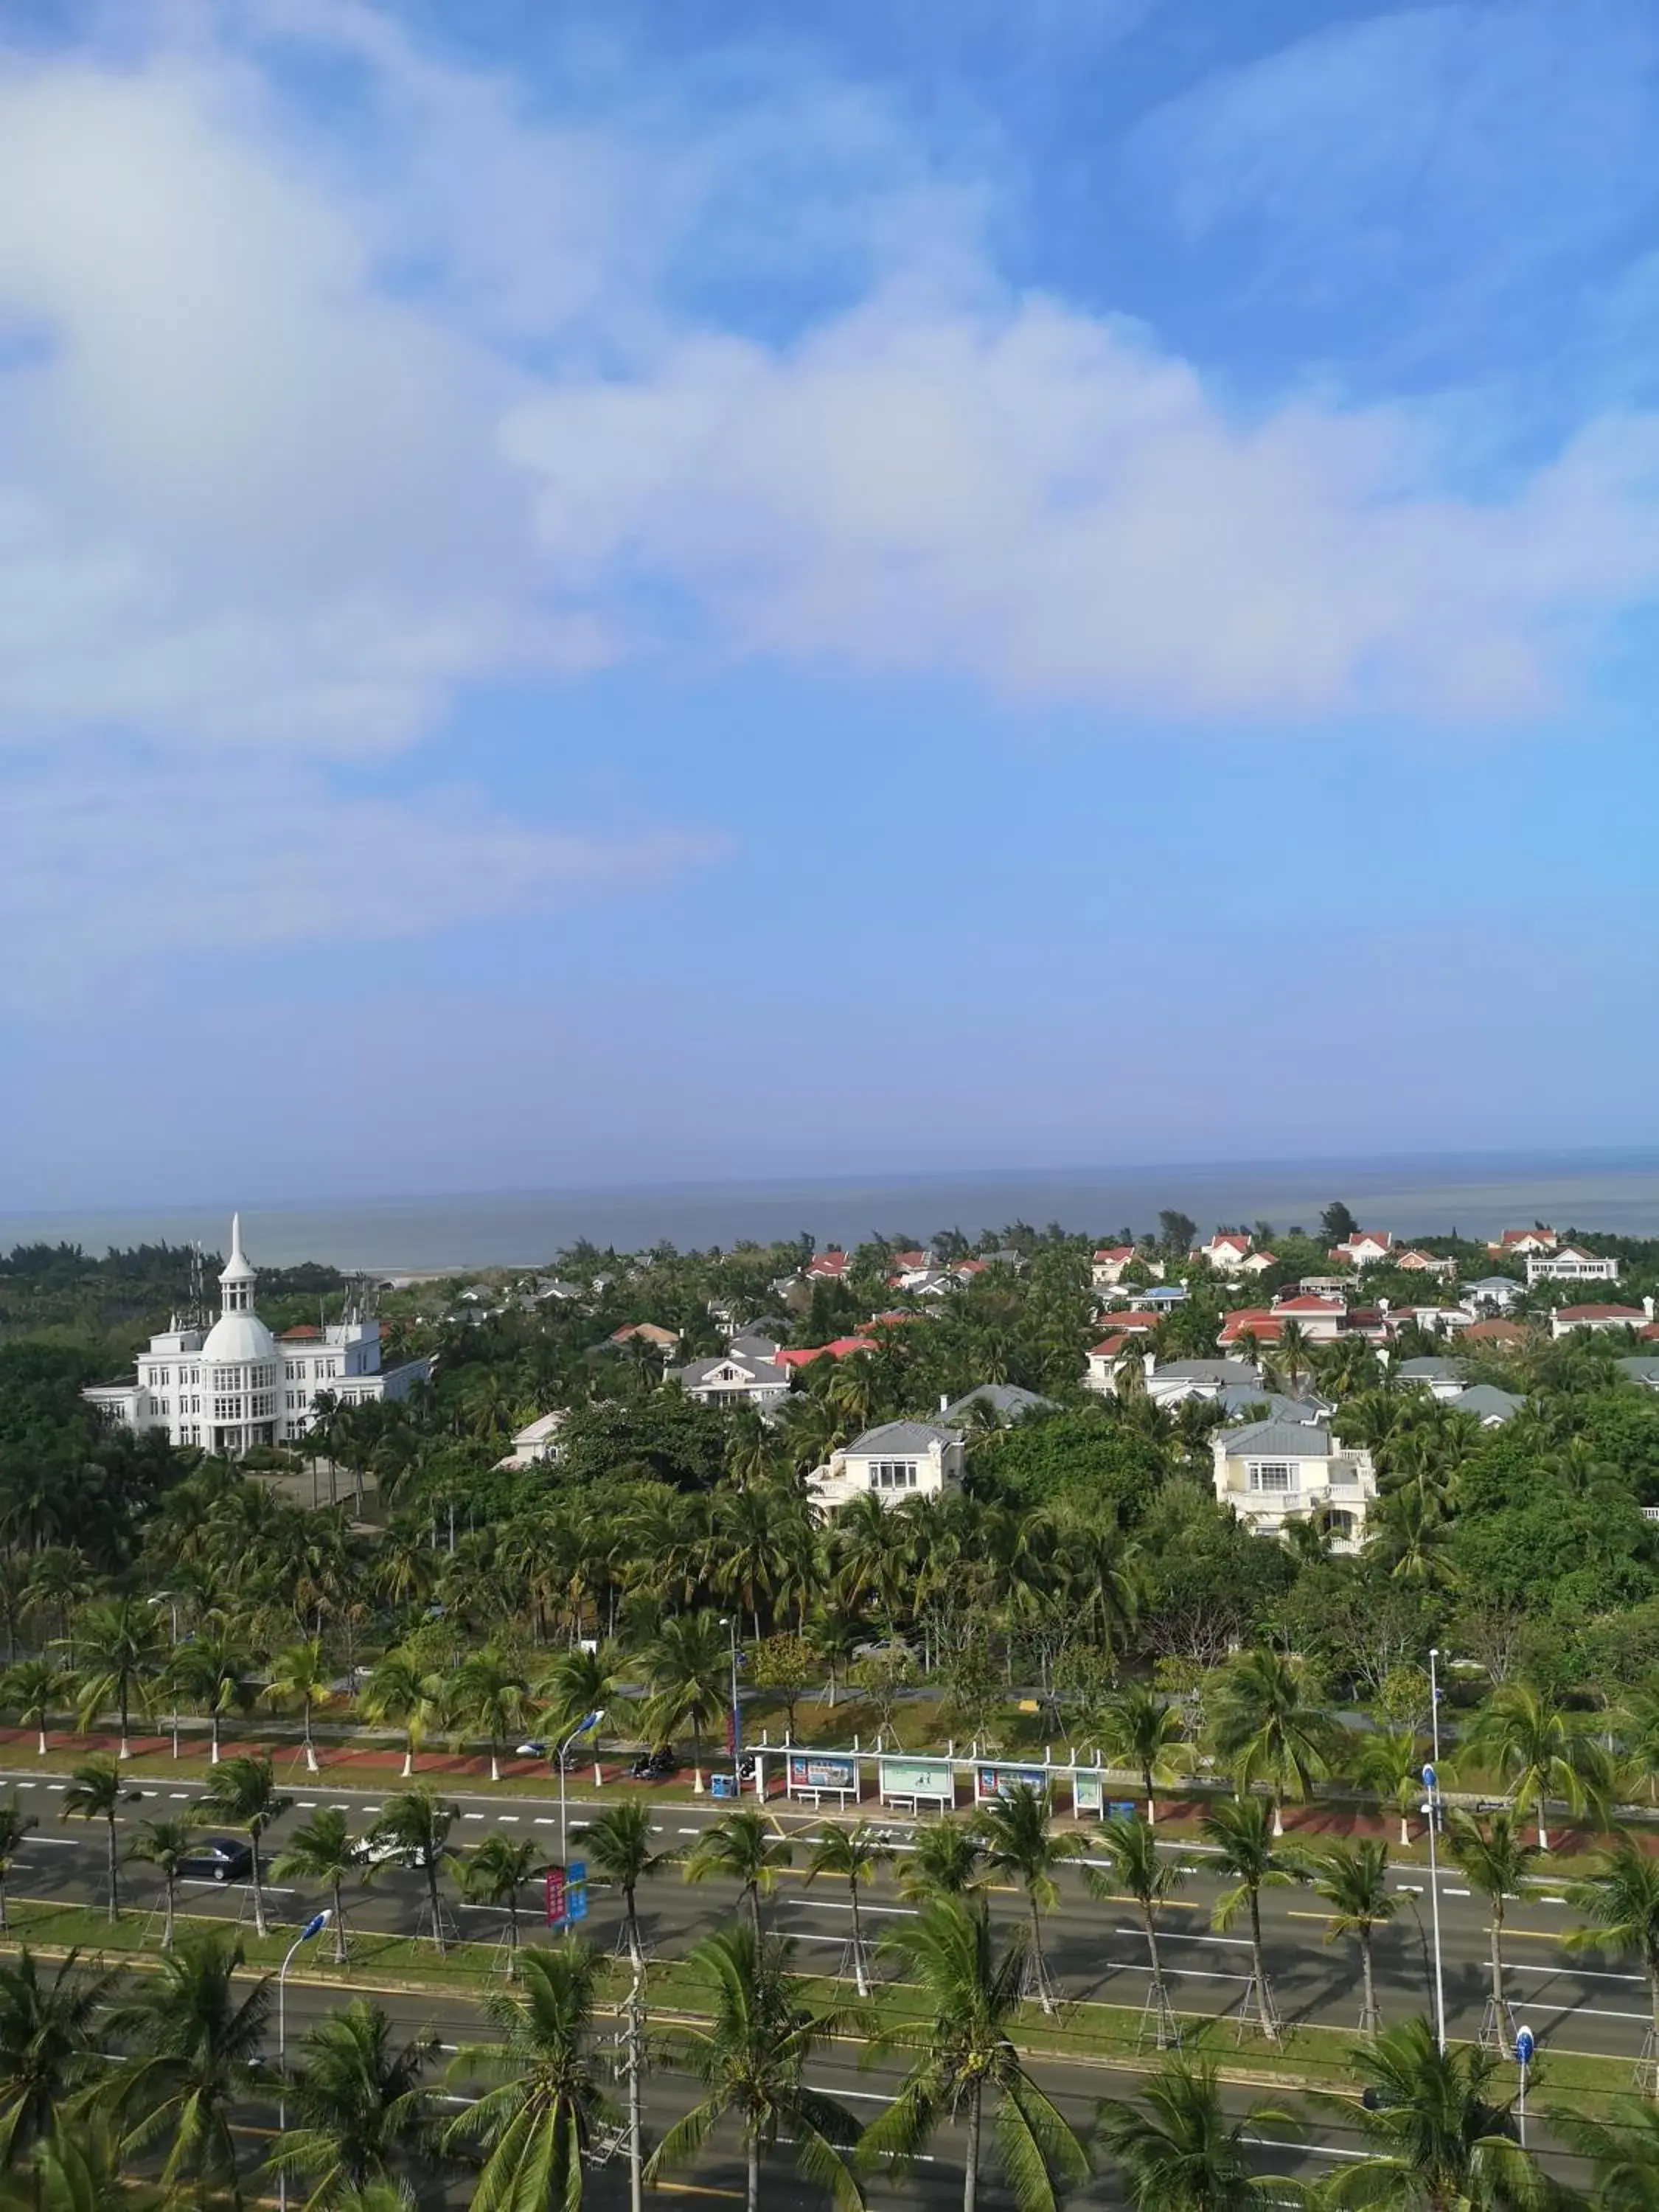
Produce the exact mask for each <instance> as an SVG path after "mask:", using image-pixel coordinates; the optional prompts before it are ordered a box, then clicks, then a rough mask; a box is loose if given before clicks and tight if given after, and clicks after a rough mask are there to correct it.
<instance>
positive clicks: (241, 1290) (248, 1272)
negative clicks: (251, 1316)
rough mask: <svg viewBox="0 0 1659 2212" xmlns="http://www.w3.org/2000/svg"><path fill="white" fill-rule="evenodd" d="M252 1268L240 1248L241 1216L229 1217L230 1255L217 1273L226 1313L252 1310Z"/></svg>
mask: <svg viewBox="0 0 1659 2212" xmlns="http://www.w3.org/2000/svg"><path fill="white" fill-rule="evenodd" d="M253 1281H254V1270H253V1267H252V1263H251V1261H249V1259H248V1256H247V1254H246V1252H244V1251H243V1249H242V1217H241V1215H240V1213H233V1214H232V1215H231V1217H230V1257H229V1259H228V1260H227V1261H226V1262H225V1264H224V1266H223V1267H222V1269H221V1270H220V1273H219V1289H220V1293H221V1299H220V1302H221V1304H222V1307H223V1309H224V1310H225V1312H226V1313H251V1312H252V1310H253Z"/></svg>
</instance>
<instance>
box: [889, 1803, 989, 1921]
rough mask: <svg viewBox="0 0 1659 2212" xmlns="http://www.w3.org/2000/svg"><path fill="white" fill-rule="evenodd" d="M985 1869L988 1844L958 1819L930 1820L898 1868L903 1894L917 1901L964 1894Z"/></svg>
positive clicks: (963, 1895)
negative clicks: (985, 1844)
mask: <svg viewBox="0 0 1659 2212" xmlns="http://www.w3.org/2000/svg"><path fill="white" fill-rule="evenodd" d="M984 1871H985V1847H984V1845H983V1844H981V1841H980V1838H979V1837H978V1836H977V1835H976V1834H975V1832H974V1831H973V1829H972V1828H970V1827H968V1826H965V1825H963V1823H962V1822H960V1821H957V1820H931V1821H929V1822H928V1824H927V1826H926V1827H925V1828H922V1829H921V1830H920V1831H919V1832H918V1833H917V1836H916V1847H915V1850H914V1851H912V1852H911V1853H910V1855H909V1857H908V1858H907V1859H906V1860H905V1862H904V1864H903V1866H902V1868H901V1869H900V1870H899V1890H900V1893H902V1895H903V1896H905V1897H908V1899H910V1900H911V1901H912V1902H913V1903H915V1902H916V1901H917V1900H919V1899H922V1898H927V1897H965V1896H966V1895H967V1893H968V1892H969V1890H970V1889H972V1888H973V1887H974V1886H975V1883H976V1882H978V1881H980V1879H981V1876H982V1875H983V1874H984Z"/></svg>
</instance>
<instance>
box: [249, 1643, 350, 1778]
mask: <svg viewBox="0 0 1659 2212" xmlns="http://www.w3.org/2000/svg"><path fill="white" fill-rule="evenodd" d="M264 1694H265V1697H266V1699H267V1700H268V1701H269V1702H270V1704H271V1705H298V1706H299V1708H300V1711H301V1715H302V1716H303V1720H302V1726H303V1728H304V1729H305V1746H306V1771H307V1774H315V1773H316V1771H317V1747H316V1746H315V1744H313V1741H312V1740H311V1716H312V1715H313V1712H315V1711H318V1710H319V1708H320V1707H321V1706H323V1705H328V1704H330V1703H331V1702H332V1699H333V1697H334V1680H333V1677H332V1675H331V1674H330V1672H329V1670H328V1668H326V1667H325V1665H324V1664H323V1646H322V1640H321V1638H319V1637H315V1636H313V1637H310V1638H307V1640H306V1641H305V1642H304V1643H303V1644H289V1647H288V1649H287V1650H285V1651H279V1652H278V1653H277V1654H276V1658H275V1659H274V1660H273V1661H272V1662H271V1668H270V1680H269V1681H268V1682H267V1683H266V1685H265V1688H264Z"/></svg>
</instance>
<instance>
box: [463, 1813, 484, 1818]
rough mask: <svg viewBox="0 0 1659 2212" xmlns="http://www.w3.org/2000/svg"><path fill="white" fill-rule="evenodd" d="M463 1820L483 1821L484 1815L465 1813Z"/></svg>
mask: <svg viewBox="0 0 1659 2212" xmlns="http://www.w3.org/2000/svg"><path fill="white" fill-rule="evenodd" d="M461 1818H462V1820H483V1814H482V1813H463V1814H462V1815H461Z"/></svg>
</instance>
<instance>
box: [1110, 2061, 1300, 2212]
mask: <svg viewBox="0 0 1659 2212" xmlns="http://www.w3.org/2000/svg"><path fill="white" fill-rule="evenodd" d="M1095 2109H1096V2122H1097V2127H1098V2130H1099V2135H1100V2141H1101V2142H1102V2144H1103V2146H1104V2148H1105V2150H1106V2153H1107V2154H1108V2156H1109V2158H1110V2159H1112V2160H1113V2161H1114V2162H1115V2165H1116V2166H1118V2167H1119V2169H1120V2170H1121V2173H1122V2176H1123V2181H1124V2185H1125V2188H1126V2190H1127V2195H1128V2201H1129V2203H1131V2204H1132V2205H1133V2206H1134V2207H1135V2212H1256V2208H1265V2207H1266V2206H1267V2205H1270V2204H1284V2203H1296V2202H1297V2201H1298V2200H1299V2197H1300V2194H1301V2192H1300V2191H1299V2189H1298V2188H1297V2185H1296V2184H1295V2183H1294V2182H1290V2181H1287V2180H1286V2179H1285V2177H1284V2176H1283V2175H1280V2174H1273V2175H1267V2176H1263V2175H1260V2174H1258V2173H1257V2172H1256V2170H1255V2160H1253V2159H1252V2157H1251V2156H1250V2151H1249V2146H1250V2145H1251V2143H1252V2141H1253V2139H1254V2138H1255V2136H1257V2135H1258V2134H1259V2133H1260V2131H1261V2129H1263V2128H1267V2127H1271V2128H1273V2130H1276V2131H1277V2132H1278V2133H1279V2134H1280V2135H1281V2136H1282V2135H1284V2134H1286V2133H1291V2132H1294V2131H1295V2130H1296V2126H1297V2122H1296V2118H1295V2116H1294V2114H1292V2113H1291V2112H1285V2111H1284V2110H1283V2109H1282V2108H1281V2107H1280V2106H1277V2105H1265V2104H1264V2105H1252V2106H1250V2108H1249V2111H1248V2112H1242V2113H1231V2112H1227V2111H1226V2110H1225V2108H1224V2106H1223V2105H1222V2101H1221V2092H1220V2090H1219V2088H1218V2086H1217V2081H1216V2070H1215V2068H1214V2067H1213V2066H1212V2065H1209V2064H1207V2063H1200V2064H1196V2065H1195V2064H1194V2063H1191V2062H1190V2061H1189V2060H1187V2059H1184V2058H1169V2059H1166V2060H1165V2061H1164V2065H1163V2067H1162V2068H1161V2069H1159V2071H1158V2073H1157V2074H1155V2075H1153V2076H1152V2080H1151V2081H1149V2082H1148V2083H1147V2084H1146V2087H1145V2089H1143V2090H1142V2091H1141V2093H1140V2095H1139V2097H1137V2098H1134V2099H1125V2098H1117V2097H1109V2098H1107V2099H1105V2100H1103V2102H1102V2103H1101V2104H1099V2105H1098V2106H1096V2108H1095Z"/></svg>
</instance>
